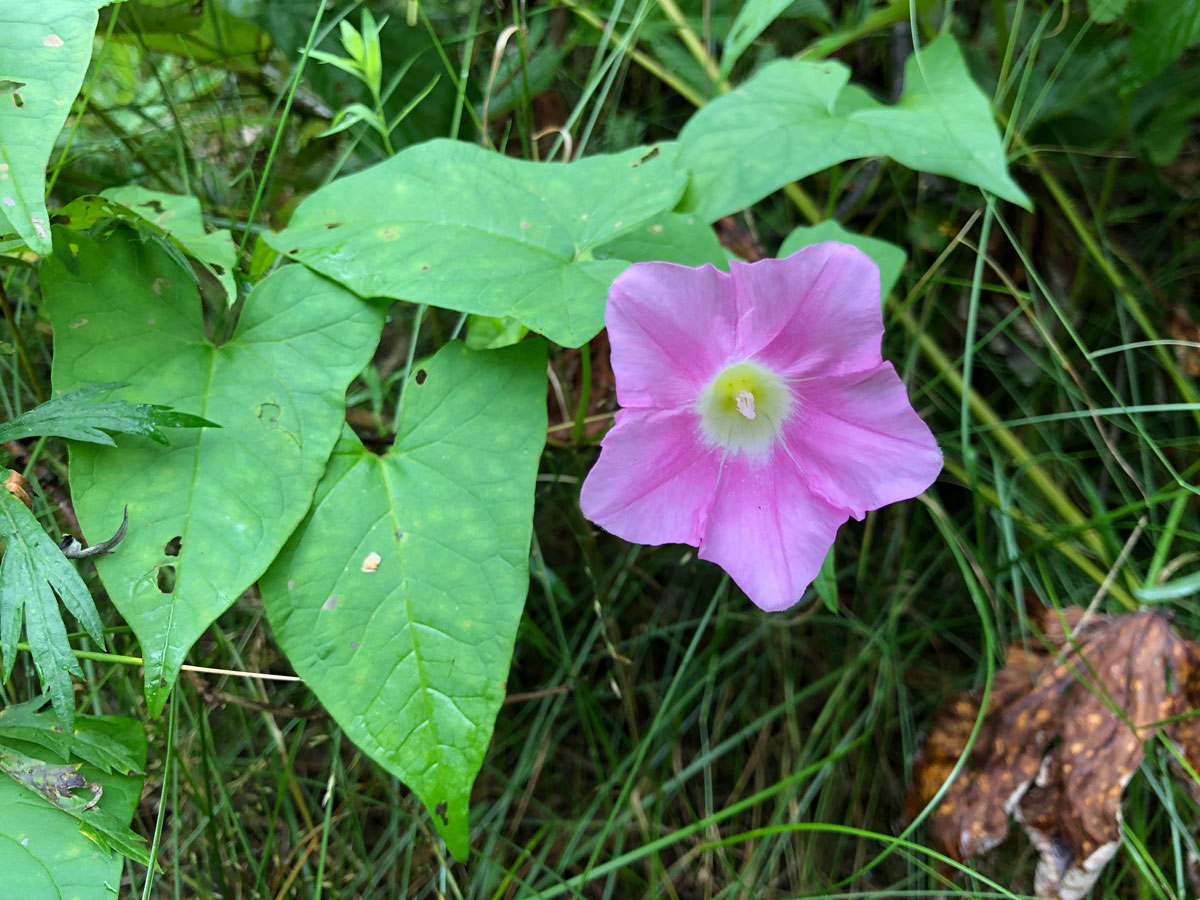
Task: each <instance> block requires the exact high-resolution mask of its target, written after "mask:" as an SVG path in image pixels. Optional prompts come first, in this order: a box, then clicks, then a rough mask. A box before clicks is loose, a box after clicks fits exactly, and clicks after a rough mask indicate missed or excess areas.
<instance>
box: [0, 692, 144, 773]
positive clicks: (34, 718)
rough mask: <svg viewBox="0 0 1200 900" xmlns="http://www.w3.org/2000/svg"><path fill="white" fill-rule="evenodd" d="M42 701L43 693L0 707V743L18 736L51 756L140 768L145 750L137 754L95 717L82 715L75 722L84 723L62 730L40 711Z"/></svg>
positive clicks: (104, 768) (107, 767) (109, 767)
mask: <svg viewBox="0 0 1200 900" xmlns="http://www.w3.org/2000/svg"><path fill="white" fill-rule="evenodd" d="M45 705H46V698H45V697H44V696H43V697H35V698H34V699H33V700H29V701H26V702H25V703H17V704H15V705H13V706H6V707H5V708H4V709H0V745H2V744H4V743H5V742H6V741H7V742H11V741H17V740H19V741H25V742H26V743H28V744H33V745H36V746H37V747H38V748H40V751H41V752H45V753H49V754H51V755H52V756H58V757H65V756H66V755H67V754H68V753H70V754H71V755H73V756H74V757H75V758H76V759H79V760H82V761H83V762H86V763H89V764H90V765H93V766H95V767H96V768H97V769H99V770H100V771H101V772H121V773H122V774H129V773H132V772H140V771H141V770H142V767H143V766H144V765H145V753H144V751H143V754H142V757H141V758H139V757H138V755H137V753H135V752H134V751H133V750H131V749H130V747H129V746H127V745H126V744H125V743H123V742H122V741H121V740H119V739H115V738H114V737H113V736H112V735H110V734H108V730H107V729H108V726H107V725H104V726H103V727H101V725H100V724H98V723H97V720H96V718H95V717H89V716H85V717H83V718H81V719H79V720H78V723H87V724H86V727H82V726H81V727H77V728H76V730H75V733H74V734H73V735H71V734H68V733H66V732H64V731H63V730H62V728H61V727H60V726H59V725H58V720H57V718H55V716H54V715H52V714H51V713H49V712H45V711H42V707H44V706H45ZM78 723H77V724H78Z"/></svg>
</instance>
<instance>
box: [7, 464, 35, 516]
mask: <svg viewBox="0 0 1200 900" xmlns="http://www.w3.org/2000/svg"><path fill="white" fill-rule="evenodd" d="M4 487H5V488H7V490H8V492H9V493H10V494H12V495H13V496H14V497H16V498H17V499H18V500H20V501H21V502H22V503H24V504H25V505H26V506H28V507H29V509H30V510H31V511H32V510H33V488H32V487H31V486H30V484H29V482H28V481H27V480H26V479H25V476H24V475H22V474H21V473H20V472H18V471H17V470H16V469H9V470H8V477H7V478H5V479H4Z"/></svg>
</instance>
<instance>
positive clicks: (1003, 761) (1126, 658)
mask: <svg viewBox="0 0 1200 900" xmlns="http://www.w3.org/2000/svg"><path fill="white" fill-rule="evenodd" d="M1037 629H1038V631H1039V632H1040V634H1041V636H1042V640H1041V643H1040V644H1038V645H1030V646H1025V645H1022V644H1014V645H1013V646H1011V647H1010V648H1009V650H1008V655H1007V659H1006V664H1005V666H1004V668H1003V669H1002V670H1001V671H1000V672H998V673H997V675H996V677H995V678H994V679H993V684H992V692H991V696H990V697H989V700H988V708H987V712H986V714H985V716H984V719H983V721H982V723H981V725H980V729H979V733H978V735H977V737H976V740H975V743H974V744H973V745H972V746H971V748H970V755H969V756H968V758H967V760H966V763H965V765H964V766H963V769H962V770H961V771H960V773H959V775H958V778H957V779H955V781H954V782H953V784H951V786H950V788H949V789H948V790H947V791H946V793H945V794H944V795H943V797H942V799H941V801H940V803H939V804H938V806H937V808H936V809H935V810H934V811H933V812H932V814H931V816H930V819H929V831H930V836H931V838H932V839H933V842H934V843H935V844H937V845H938V847H939V848H940V849H942V850H943V851H944V852H945V853H946V854H947V855H949V856H951V857H953V858H954V859H956V860H960V861H962V860H966V859H969V858H970V857H972V856H974V855H975V854H977V853H982V852H984V851H986V850H989V849H991V848H992V847H994V846H995V845H996V844H998V843H1000V841H1002V840H1003V839H1004V837H1005V835H1006V834H1007V833H1008V818H1009V815H1012V816H1014V817H1015V818H1016V819H1017V821H1018V822H1020V823H1021V826H1022V827H1023V828H1024V830H1025V832H1026V834H1028V835H1029V838H1030V840H1031V841H1032V842H1033V844H1034V846H1035V847H1036V848H1037V850H1038V853H1039V855H1040V861H1039V863H1038V867H1037V873H1036V876H1035V885H1034V888H1035V891H1036V893H1037V894H1038V896H1041V897H1058V898H1060V900H1077V898H1081V897H1083V896H1084V895H1085V894H1086V893H1087V892H1088V890H1089V889H1090V888H1091V886H1092V884H1093V883H1094V882H1095V881H1096V879H1097V877H1098V876H1099V874H1100V871H1101V870H1102V869H1103V868H1104V866H1105V865H1106V864H1107V863H1108V861H1109V860H1110V859H1111V858H1112V857H1113V855H1114V854H1115V853H1116V851H1117V849H1118V848H1119V846H1120V842H1121V836H1122V830H1121V796H1122V793H1123V792H1124V789H1125V785H1126V784H1127V783H1128V782H1129V779H1130V778H1131V777H1132V776H1133V773H1134V772H1135V771H1137V767H1138V766H1139V765H1140V764H1141V761H1142V756H1143V743H1144V742H1145V741H1146V740H1148V739H1150V738H1152V737H1155V736H1156V735H1157V734H1158V733H1159V731H1160V730H1163V729H1165V730H1166V732H1167V734H1168V735H1169V736H1170V737H1171V738H1172V739H1174V740H1175V741H1176V742H1177V743H1178V744H1179V745H1180V747H1181V749H1182V752H1183V755H1184V758H1186V759H1187V760H1188V761H1189V763H1191V764H1193V768H1195V764H1196V763H1200V718H1184V719H1180V720H1178V721H1176V722H1172V723H1169V724H1166V725H1163V724H1161V723H1163V722H1164V720H1166V719H1169V718H1171V717H1172V716H1177V715H1181V714H1184V713H1187V712H1190V711H1192V710H1193V709H1194V708H1195V704H1196V702H1197V701H1200V671H1198V669H1200V667H1197V666H1196V662H1197V661H1200V645H1198V644H1196V643H1194V642H1192V641H1187V640H1184V639H1182V638H1180V637H1179V636H1178V635H1176V634H1175V633H1174V632H1173V631H1172V630H1171V627H1170V623H1169V618H1168V616H1167V615H1166V614H1165V613H1164V612H1162V611H1161V610H1143V611H1141V612H1137V613H1132V614H1126V615H1111V616H1107V615H1095V616H1091V617H1088V618H1086V620H1085V618H1084V615H1083V611H1082V610H1081V609H1078V608H1069V609H1066V610H1063V611H1062V612H1061V613H1060V612H1059V611H1057V610H1052V609H1051V610H1045V611H1044V612H1043V614H1042V616H1041V621H1040V622H1038V623H1037ZM980 703H981V696H980V694H979V693H978V692H972V693H968V694H959V695H957V696H955V697H953V698H951V700H950V701H949V702H948V703H947V704H946V706H945V708H944V709H943V710H942V711H941V712H940V713H939V714H938V716H937V717H936V718H935V720H934V724H933V727H932V730H931V733H930V737H929V741H928V742H927V744H926V745H925V748H924V749H923V750H922V752H921V754H920V755H919V757H918V759H917V762H916V765H915V767H914V772H913V787H912V789H911V791H910V794H909V797H908V800H907V803H906V809H907V810H908V812H909V815H910V816H915V815H916V814H917V813H918V812H919V811H920V810H921V809H922V808H924V806H925V805H926V804H927V803H928V802H929V801H930V799H932V798H933V796H934V795H935V794H936V793H937V791H938V790H939V789H940V788H941V786H942V784H943V783H944V782H945V781H946V779H947V777H948V776H949V775H950V772H951V770H952V769H953V768H954V766H955V764H956V763H957V762H958V759H959V757H960V756H961V755H962V754H963V752H964V751H965V750H966V749H967V745H968V743H969V738H970V734H971V731H972V730H973V728H974V726H975V722H976V720H977V719H978V716H979V709H980ZM1193 761H1194V762H1193ZM1193 787H1194V785H1193Z"/></svg>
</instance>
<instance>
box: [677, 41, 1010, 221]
mask: <svg viewBox="0 0 1200 900" xmlns="http://www.w3.org/2000/svg"><path fill="white" fill-rule="evenodd" d="M849 79H850V70H849V69H848V68H847V67H846V66H845V65H844V64H843V63H840V62H837V61H835V60H827V61H825V62H811V61H808V60H793V59H781V60H777V61H775V62H773V63H771V64H770V65H768V66H765V67H764V68H763V69H762V70H760V71H759V72H758V73H757V74H756V75H754V77H752V78H751V79H750V80H749V81H747V82H746V83H745V84H744V85H742V86H741V87H740V88H738V89H737V90H735V91H733V92H731V93H728V94H725V95H724V96H722V97H718V98H717V99H716V100H714V101H713V102H712V103H710V104H708V106H706V107H704V108H703V109H701V110H700V111H699V112H697V113H696V114H695V115H694V116H692V118H691V119H689V120H688V123H687V124H686V125H685V126H684V127H683V130H682V131H681V132H680V134H679V143H680V144H681V145H682V150H681V151H680V153H679V163H678V165H679V167H680V168H681V169H686V170H688V171H690V172H691V175H692V179H691V181H690V182H689V183H688V188H687V193H686V194H685V195H684V198H683V203H682V204H681V209H683V210H684V211H687V212H694V213H696V214H697V215H698V216H699V217H700V218H702V219H704V220H705V221H708V222H715V221H716V220H717V219H719V218H720V217H721V216H724V215H728V214H729V213H732V212H736V211H737V210H739V209H745V208H746V207H747V206H750V205H751V204H752V203H756V202H758V201H759V200H761V199H762V198H763V197H766V196H767V195H768V194H770V193H771V192H773V191H776V190H778V189H779V188H781V187H783V186H784V185H785V184H787V183H789V182H791V181H796V180H798V179H800V178H804V177H806V176H808V175H812V174H813V173H814V172H820V171H821V170H822V169H827V168H829V167H830V166H832V165H835V164H836V163H839V162H844V161H845V160H848V159H858V158H860V157H864V156H889V157H891V158H892V159H894V160H895V161H896V162H898V163H900V164H901V165H905V166H908V167H910V168H913V169H917V170H919V171H921V172H933V173H935V174H937V175H947V176H949V177H951V178H957V179H958V180H959V181H965V182H967V183H968V184H974V185H978V186H979V187H981V188H983V189H984V190H987V191H991V192H992V193H994V194H997V195H998V196H1000V197H1003V198H1004V199H1005V200H1011V201H1012V202H1013V203H1016V204H1018V205H1020V206H1023V207H1025V208H1026V209H1029V208H1031V207H1030V203H1029V198H1028V197H1027V196H1025V192H1024V191H1022V190H1021V188H1020V187H1018V186H1017V184H1016V182H1014V181H1013V180H1012V178H1010V177H1009V175H1008V170H1007V167H1006V165H1005V158H1004V146H1003V144H1002V143H1001V141H1000V133H999V131H998V130H997V129H996V123H995V121H994V120H993V118H992V110H991V106H990V104H989V103H988V99H987V97H985V96H984V94H983V93H982V92H981V91H980V90H979V88H978V87H976V85H975V82H973V81H972V80H971V75H970V73H969V72H968V71H967V66H966V63H965V62H963V58H962V53H961V52H960V51H959V49H958V45H957V44H956V43H955V42H954V39H953V38H952V37H950V36H949V35H943V36H942V37H939V38H938V39H937V40H935V41H931V42H930V43H929V44H927V45H926V46H925V48H924V49H923V50H922V51H921V53H920V54H919V55H914V56H912V57H911V58H910V59H909V60H908V62H907V63H906V64H905V66H904V93H903V94H901V96H900V100H899V102H898V103H896V105H895V106H885V105H884V104H882V103H879V102H878V101H876V100H875V99H874V98H873V97H871V95H870V94H869V93H868V92H867V91H866V90H864V89H863V88H861V87H859V86H858V85H848V84H847V82H848V81H849Z"/></svg>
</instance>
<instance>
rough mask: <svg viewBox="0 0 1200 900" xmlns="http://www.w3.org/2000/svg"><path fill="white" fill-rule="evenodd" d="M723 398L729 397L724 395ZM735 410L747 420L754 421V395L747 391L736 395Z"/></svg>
mask: <svg viewBox="0 0 1200 900" xmlns="http://www.w3.org/2000/svg"><path fill="white" fill-rule="evenodd" d="M725 396H729V395H728V394H726V395H725ZM737 409H738V412H740V413H741V414H742V415H743V416H745V417H746V418H747V419H751V420H753V419H754V415H755V413H754V395H753V394H752V393H750V392H749V391H742V392H741V393H740V394H738V395H737Z"/></svg>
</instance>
